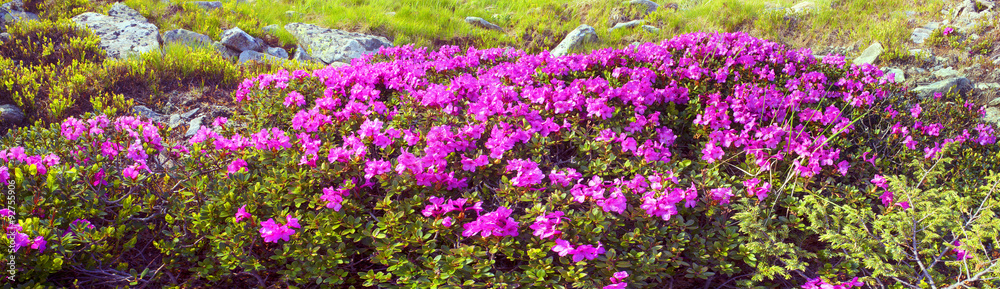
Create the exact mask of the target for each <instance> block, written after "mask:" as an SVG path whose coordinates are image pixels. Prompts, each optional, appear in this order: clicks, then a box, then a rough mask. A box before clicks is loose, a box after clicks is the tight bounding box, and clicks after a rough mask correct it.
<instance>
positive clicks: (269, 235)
mask: <svg viewBox="0 0 1000 289" xmlns="http://www.w3.org/2000/svg"><path fill="white" fill-rule="evenodd" d="M289 222H291V220H289ZM295 225H296V226H297V225H298V223H296V224H295ZM260 226H261V228H260V237H261V238H264V242H270V243H277V242H278V240H285V242H288V241H289V236H291V235H292V234H295V230H292V229H291V228H289V227H288V225H278V223H275V222H274V218H270V219H267V221H264V222H261V223H260Z"/></svg>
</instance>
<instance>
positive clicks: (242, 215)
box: [235, 205, 253, 223]
mask: <svg viewBox="0 0 1000 289" xmlns="http://www.w3.org/2000/svg"><path fill="white" fill-rule="evenodd" d="M235 217H236V222H237V223H239V222H241V221H243V219H251V218H253V216H251V215H250V213H247V205H243V206H242V207H240V208H239V209H238V210H236V216H235Z"/></svg>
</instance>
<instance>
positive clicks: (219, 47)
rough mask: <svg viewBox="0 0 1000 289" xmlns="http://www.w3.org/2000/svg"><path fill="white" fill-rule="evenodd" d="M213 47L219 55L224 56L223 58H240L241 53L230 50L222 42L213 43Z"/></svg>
mask: <svg viewBox="0 0 1000 289" xmlns="http://www.w3.org/2000/svg"><path fill="white" fill-rule="evenodd" d="M212 47H215V51H218V52H219V54H222V58H225V59H236V58H238V57H240V51H234V50H232V49H230V48H229V47H226V46H225V45H222V42H218V41H216V42H212Z"/></svg>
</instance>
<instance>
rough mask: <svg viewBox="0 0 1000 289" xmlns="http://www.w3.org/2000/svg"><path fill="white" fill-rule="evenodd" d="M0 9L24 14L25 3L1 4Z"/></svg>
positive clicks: (18, 1)
mask: <svg viewBox="0 0 1000 289" xmlns="http://www.w3.org/2000/svg"><path fill="white" fill-rule="evenodd" d="M0 8H2V9H4V10H7V11H11V12H15V11H16V12H24V1H21V0H13V1H10V2H7V3H3V4H0Z"/></svg>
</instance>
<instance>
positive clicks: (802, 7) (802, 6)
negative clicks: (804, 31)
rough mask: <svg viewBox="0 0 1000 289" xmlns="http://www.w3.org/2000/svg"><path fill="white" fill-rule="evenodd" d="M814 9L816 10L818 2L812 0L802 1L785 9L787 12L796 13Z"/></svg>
mask: <svg viewBox="0 0 1000 289" xmlns="http://www.w3.org/2000/svg"><path fill="white" fill-rule="evenodd" d="M812 10H816V3H813V2H812V1H802V2H799V3H798V4H795V5H794V6H792V7H789V8H788V10H785V13H789V14H796V13H803V12H809V11H812Z"/></svg>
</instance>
